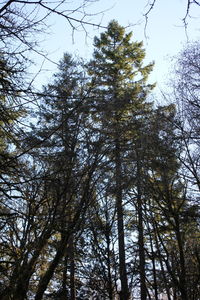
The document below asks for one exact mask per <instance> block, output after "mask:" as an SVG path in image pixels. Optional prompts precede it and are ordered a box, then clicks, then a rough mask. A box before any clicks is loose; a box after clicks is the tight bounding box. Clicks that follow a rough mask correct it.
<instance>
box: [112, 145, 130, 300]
mask: <svg viewBox="0 0 200 300" xmlns="http://www.w3.org/2000/svg"><path fill="white" fill-rule="evenodd" d="M115 177H116V208H117V229H118V245H119V273H120V280H121V291H120V300H128V299H129V290H128V281H127V271H126V258H125V241H124V214H123V203H122V182H121V180H122V171H121V157H120V145H119V141H118V140H116V141H115Z"/></svg>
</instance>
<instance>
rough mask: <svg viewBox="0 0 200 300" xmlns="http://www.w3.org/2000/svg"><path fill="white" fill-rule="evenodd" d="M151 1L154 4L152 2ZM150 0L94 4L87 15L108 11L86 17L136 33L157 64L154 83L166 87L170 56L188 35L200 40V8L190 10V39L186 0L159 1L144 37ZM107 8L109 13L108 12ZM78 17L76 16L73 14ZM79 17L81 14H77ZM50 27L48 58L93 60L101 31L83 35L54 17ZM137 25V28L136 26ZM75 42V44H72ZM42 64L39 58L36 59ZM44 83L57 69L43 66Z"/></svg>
mask: <svg viewBox="0 0 200 300" xmlns="http://www.w3.org/2000/svg"><path fill="white" fill-rule="evenodd" d="M72 2H73V4H71V6H70V4H69V8H75V7H76V6H77V5H78V3H80V2H81V1H80V0H75V1H72ZM149 2H152V0H151V1H149ZM147 3H148V0H99V1H98V2H94V3H93V4H91V6H90V7H89V8H87V9H86V11H87V12H88V13H91V14H93V13H97V12H100V11H104V10H105V12H104V13H103V15H102V14H100V15H96V16H91V17H90V18H87V20H89V19H90V21H91V22H93V23H99V22H100V21H101V24H102V25H104V26H106V25H107V24H108V23H109V21H110V20H112V19H116V20H118V22H119V23H120V25H123V26H128V25H130V24H133V26H131V27H129V28H128V29H127V31H133V40H137V41H140V40H143V42H144V47H145V49H146V54H147V55H146V60H147V62H150V61H155V67H154V71H153V73H152V76H151V81H156V82H157V86H158V88H159V87H163V82H165V81H166V79H167V76H168V75H167V73H168V71H169V67H170V65H171V58H170V57H171V56H174V55H176V54H177V53H178V52H179V51H180V50H181V48H182V47H183V45H184V44H185V43H186V42H187V36H188V38H189V40H190V41H194V40H198V39H199V37H200V27H199V20H200V8H198V7H196V6H195V7H194V8H193V9H192V10H191V14H192V16H193V18H190V19H188V23H189V24H188V28H187V36H186V33H185V29H184V27H183V23H182V19H183V17H184V16H185V13H186V4H187V0H157V2H156V4H155V7H154V9H153V10H152V11H151V13H150V15H149V20H148V25H147V29H146V34H147V36H148V38H146V37H145V34H144V26H145V18H144V16H143V14H144V13H145V12H146V11H147V9H148V7H146V8H145V6H146V4H147ZM106 9H107V10H106ZM73 16H76V15H73ZM77 16H78V15H77ZM49 24H51V27H50V29H49V32H50V34H49V35H48V36H46V37H45V39H46V40H45V41H44V42H43V44H42V45H43V48H44V49H45V50H47V51H48V52H49V58H51V59H52V60H53V61H56V62H57V61H58V60H59V59H61V58H62V56H63V53H64V52H69V53H72V54H77V55H80V56H81V57H84V58H86V59H89V58H90V57H91V54H92V52H93V47H92V43H93V37H94V35H99V33H100V32H101V31H102V29H98V30H97V29H95V28H93V27H88V26H87V27H86V29H87V32H88V36H87V37H86V35H85V33H84V32H81V31H80V32H74V36H73V38H72V30H71V28H70V26H69V24H68V23H67V22H66V21H65V20H64V19H63V18H61V17H58V16H54V17H52V18H51V19H49ZM134 24H137V25H134ZM73 39H74V42H73ZM37 61H38V63H40V60H39V58H38V59H37ZM44 67H45V69H47V70H49V71H45V72H43V77H42V78H43V79H42V81H44V82H45V81H47V80H48V78H49V77H50V74H51V72H52V70H56V69H55V66H53V65H51V64H50V63H49V62H46V63H45V64H44Z"/></svg>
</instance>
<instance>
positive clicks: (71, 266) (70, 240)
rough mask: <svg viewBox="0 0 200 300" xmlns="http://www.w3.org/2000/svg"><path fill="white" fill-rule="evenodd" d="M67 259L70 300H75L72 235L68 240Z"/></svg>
mask: <svg viewBox="0 0 200 300" xmlns="http://www.w3.org/2000/svg"><path fill="white" fill-rule="evenodd" d="M69 258H70V300H76V286H75V261H74V235H73V234H71V236H70V238H69Z"/></svg>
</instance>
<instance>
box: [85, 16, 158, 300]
mask: <svg viewBox="0 0 200 300" xmlns="http://www.w3.org/2000/svg"><path fill="white" fill-rule="evenodd" d="M131 37H132V33H128V34H127V33H126V32H125V28H123V27H122V26H120V25H119V24H118V23H117V22H116V21H111V22H110V23H109V25H108V29H107V31H106V32H104V33H102V34H101V36H100V38H97V37H95V39H94V46H95V50H94V54H93V57H94V58H93V60H91V61H90V63H89V64H88V73H89V75H90V76H91V77H92V83H93V85H94V91H93V95H92V97H91V106H92V109H91V112H92V116H93V119H94V120H95V121H96V125H95V129H96V131H99V132H101V134H103V135H104V141H105V144H107V145H109V147H110V151H109V153H108V156H109V159H110V160H111V161H112V166H113V180H114V182H115V192H114V198H115V205H116V211H117V231H118V247H119V276H120V280H121V292H120V299H121V300H122V299H123V300H125V299H129V288H128V280H127V270H126V257H125V234H124V203H123V182H122V178H123V175H124V174H123V158H124V153H125V152H127V151H128V148H129V149H130V143H131V141H132V140H133V137H134V138H135V139H138V138H139V137H138V136H137V134H136V132H134V130H135V128H136V126H135V124H136V123H138V119H139V118H140V116H141V114H142V115H143V116H144V115H145V114H146V113H147V112H148V111H149V109H150V107H151V105H150V104H147V103H145V100H146V97H147V95H148V93H149V92H150V91H151V89H152V88H153V85H149V84H147V79H148V75H149V73H150V72H151V70H152V67H153V64H149V65H147V66H143V60H144V58H145V51H144V49H143V44H142V42H132V41H131ZM97 124H98V125H97ZM140 239H141V238H140ZM142 293H143V296H142V298H141V299H146V292H145V288H144V287H143V292H142V287H141V294H142Z"/></svg>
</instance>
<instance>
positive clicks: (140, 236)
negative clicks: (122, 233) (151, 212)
mask: <svg viewBox="0 0 200 300" xmlns="http://www.w3.org/2000/svg"><path fill="white" fill-rule="evenodd" d="M141 183H142V175H141V162H140V154H139V152H138V153H137V210H138V245H139V271H140V297H141V300H146V299H147V290H146V274H145V249H144V228H143V207H142V191H141Z"/></svg>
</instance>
